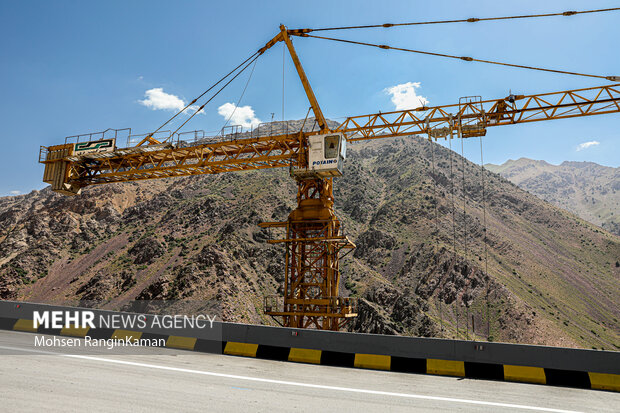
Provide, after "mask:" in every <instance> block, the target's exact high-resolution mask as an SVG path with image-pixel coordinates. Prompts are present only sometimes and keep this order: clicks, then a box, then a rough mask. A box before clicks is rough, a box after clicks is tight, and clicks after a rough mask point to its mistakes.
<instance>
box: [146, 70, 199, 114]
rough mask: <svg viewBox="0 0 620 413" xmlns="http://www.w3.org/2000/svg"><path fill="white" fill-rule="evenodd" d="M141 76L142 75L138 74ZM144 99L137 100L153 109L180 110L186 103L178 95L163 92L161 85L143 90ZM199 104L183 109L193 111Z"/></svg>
mask: <svg viewBox="0 0 620 413" xmlns="http://www.w3.org/2000/svg"><path fill="white" fill-rule="evenodd" d="M140 77H142V76H140ZM144 97H146V99H144V100H139V101H138V102H140V103H141V104H142V105H144V106H146V107H147V108H151V109H153V110H173V111H177V112H178V111H180V110H181V109H183V108H184V107H185V105H187V103H186V102H185V101H184V100H183V99H181V98H180V97H178V96H175V95H172V94H170V93H166V92H164V89H163V88H161V87H156V88H153V89H149V90H147V91H146V92H144ZM198 108H199V106H197V105H192V106H190V107H189V108H187V109H186V110H185V113H194V112H196V111H197V110H198ZM200 113H202V114H204V113H205V111H204V110H201V111H200Z"/></svg>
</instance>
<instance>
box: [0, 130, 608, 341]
mask: <svg viewBox="0 0 620 413" xmlns="http://www.w3.org/2000/svg"><path fill="white" fill-rule="evenodd" d="M433 159H434V161H433ZM463 175H464V176H465V179H464V180H463ZM483 178H484V179H483ZM483 188H484V189H483ZM483 192H484V194H485V197H484V201H483V196H482V194H483ZM295 194H296V185H295V184H294V181H293V180H292V179H291V178H290V177H289V176H288V171H287V170H262V171H250V172H244V173H230V174H222V175H213V176H194V177H186V178H177V179H168V180H154V181H147V182H140V183H138V182H134V183H125V184H109V185H103V186H95V187H90V188H86V189H85V190H83V193H82V195H79V196H75V197H66V196H62V195H58V194H55V193H52V192H51V191H50V190H49V189H44V190H41V191H33V192H31V193H29V194H27V195H21V196H15V197H5V198H0V298H4V299H21V300H30V301H38V302H62V301H67V300H78V299H79V300H108V302H109V303H110V305H114V303H119V302H122V301H123V300H129V299H136V298H137V299H167V300H172V299H183V300H205V299H209V300H217V301H218V302H219V304H220V306H221V314H222V317H223V318H224V319H225V320H229V321H237V322H249V323H265V324H272V325H275V322H274V321H273V320H271V319H270V318H269V317H266V316H264V315H263V314H262V305H263V297H264V296H265V295H269V294H277V293H278V292H279V291H281V289H282V284H283V274H284V271H283V258H284V253H283V250H282V248H281V247H280V246H274V245H270V244H267V243H266V242H265V240H266V239H268V237H269V236H270V234H269V231H268V230H265V229H260V228H259V227H258V226H257V224H258V223H259V222H263V221H274V220H284V219H286V217H287V215H288V213H289V211H290V210H291V209H292V208H294V206H295V203H296V201H295ZM335 199H336V210H337V214H338V215H339V217H340V218H341V219H342V221H343V223H344V226H345V231H346V232H347V234H348V235H349V236H350V237H351V239H352V240H353V241H354V242H355V243H356V244H357V249H356V250H355V251H354V253H352V254H350V255H348V256H347V257H346V258H344V260H343V263H342V273H343V274H342V283H341V289H342V294H344V295H351V296H355V297H358V298H359V317H358V318H356V319H355V320H354V321H353V322H352V323H351V324H350V325H349V328H350V329H351V330H355V331H366V332H374V333H385V334H409V335H422V336H436V337H460V338H470V339H471V338H477V339H483V340H484V339H487V338H488V339H491V340H495V341H508V342H519V343H534V344H547V345H562V346H572V347H586V348H591V347H592V348H599V349H602V348H605V349H618V348H620V326H619V323H618V319H619V318H620V308H619V306H618V302H619V301H620V283H619V282H618V281H619V279H620V262H618V260H619V259H620V238H619V237H618V236H616V235H612V234H610V233H609V232H606V231H604V230H603V229H601V228H599V227H597V226H595V225H592V224H590V223H589V222H586V221H585V220H583V219H580V218H578V217H576V216H574V215H572V214H571V213H569V212H566V211H564V210H563V209H560V208H557V207H555V206H552V205H551V204H549V203H547V202H544V201H542V200H540V199H539V198H537V197H535V196H534V195H531V194H529V193H527V192H526V191H524V190H522V189H519V188H518V187H517V186H516V185H514V184H512V183H510V182H509V181H507V180H506V179H504V178H502V177H501V176H499V175H497V174H494V173H490V172H486V173H485V174H484V176H482V175H481V168H480V166H479V165H475V164H472V163H470V162H468V161H466V160H465V159H463V158H461V157H460V156H458V155H457V154H456V153H453V152H450V151H449V150H448V149H446V148H443V147H442V146H440V145H437V144H434V143H429V142H428V141H426V140H424V139H422V138H417V137H410V138H399V139H384V140H378V141H372V142H364V143H358V144H353V145H350V147H349V157H348V159H347V162H346V171H345V176H344V177H342V178H340V179H337V181H336V183H335ZM485 234H486V235H487V237H486V238H487V242H486V243H485ZM485 246H486V247H485Z"/></svg>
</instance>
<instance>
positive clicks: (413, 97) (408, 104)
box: [383, 82, 428, 110]
mask: <svg viewBox="0 0 620 413" xmlns="http://www.w3.org/2000/svg"><path fill="white" fill-rule="evenodd" d="M419 87H420V82H407V83H403V84H400V85H396V86H392V87H388V88H385V89H383V91H384V92H385V93H387V94H388V95H392V98H391V101H392V103H393V104H394V108H395V109H396V110H405V109H415V108H419V107H421V106H426V105H427V104H428V99H426V98H425V97H424V96H420V95H418V94H417V93H416V89H417V88H419Z"/></svg>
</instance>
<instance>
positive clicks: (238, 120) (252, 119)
mask: <svg viewBox="0 0 620 413" xmlns="http://www.w3.org/2000/svg"><path fill="white" fill-rule="evenodd" d="M217 113H219V114H220V115H222V116H223V117H224V118H226V120H228V119H229V118H230V125H241V126H243V127H244V128H250V127H254V126H258V124H259V123H261V120H260V119H258V118H257V117H256V114H255V113H254V109H252V106H237V105H235V104H234V103H224V104H223V105H222V106H220V107H219V108H217Z"/></svg>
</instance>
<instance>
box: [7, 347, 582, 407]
mask: <svg viewBox="0 0 620 413" xmlns="http://www.w3.org/2000/svg"><path fill="white" fill-rule="evenodd" d="M0 349H5V350H16V351H23V352H27V353H38V354H51V355H55V356H61V357H70V358H76V359H82V360H91V361H100V362H104V363H112V364H121V365H125V366H134V367H144V368H150V369H157V370H167V371H175V372H180V373H190V374H200V375H203V376H213V377H223V378H228V379H235V380H245V381H254V382H260V383H271V384H280V385H286V386H296V387H306V388H312V389H322V390H337V391H342V392H349V393H363V394H373V395H378V396H391V397H402V398H407V399H423V400H434V401H443V402H451V403H465V404H476V405H481V406H493V407H504V408H512V409H523V410H535V411H539V412H553V413H581V412H578V411H575V410H562V409H552V408H548V407H538V406H528V405H524V404H512V403H498V402H488V401H484V400H471V399H456V398H452V397H440V396H427V395H422V394H412V393H394V392H388V391H380V390H366V389H355V388H352V387H339V386H327V385H323V384H311V383H301V382H296V381H286V380H273V379H265V378H261V377H249V376H238V375H235V374H225V373H214V372H211V371H202V370H191V369H183V368H179V367H169V366H159V365H156V364H147V363H137V362H134V361H124V360H115V359H107V358H101V357H92V356H81V355H78V354H61V353H54V352H51V351H43V350H32V349H24V348H19V347H8V346H0Z"/></svg>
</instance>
